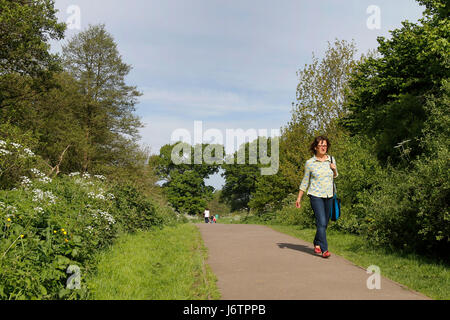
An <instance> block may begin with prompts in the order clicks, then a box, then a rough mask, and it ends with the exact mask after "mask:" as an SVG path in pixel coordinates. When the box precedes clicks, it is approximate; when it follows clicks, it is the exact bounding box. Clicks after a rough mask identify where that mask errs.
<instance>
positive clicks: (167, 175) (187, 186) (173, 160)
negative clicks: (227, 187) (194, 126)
mask: <svg viewBox="0 0 450 320" xmlns="http://www.w3.org/2000/svg"><path fill="white" fill-rule="evenodd" d="M213 146H215V147H216V148H214V149H213V150H212V151H213V152H211V156H212V157H213V158H215V159H214V161H208V159H207V158H205V157H204V155H205V154H209V151H208V150H210V151H211V147H213ZM220 149H221V150H222V152H221V154H223V146H220V145H207V144H202V145H200V144H198V145H195V146H191V145H189V144H186V143H181V142H176V143H173V144H166V145H164V146H162V147H161V149H160V153H159V155H154V156H152V157H150V160H149V165H150V167H151V168H153V170H154V172H155V174H156V175H158V176H159V177H160V179H161V180H163V181H164V184H163V189H164V191H165V194H166V196H167V200H168V201H169V202H170V204H171V205H172V206H173V207H174V208H175V210H177V211H178V212H181V213H188V214H192V215H195V214H199V213H201V212H203V210H204V209H205V206H206V205H207V203H208V201H210V200H211V199H212V196H213V191H214V188H213V187H210V186H206V185H205V179H207V178H208V177H209V176H210V175H212V174H214V173H217V172H218V171H219V163H220V162H221V161H222V160H223V157H221V156H220V155H219V154H217V155H216V154H215V150H220ZM216 156H217V157H216Z"/></svg>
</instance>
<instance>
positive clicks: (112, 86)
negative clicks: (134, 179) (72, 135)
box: [63, 25, 142, 171]
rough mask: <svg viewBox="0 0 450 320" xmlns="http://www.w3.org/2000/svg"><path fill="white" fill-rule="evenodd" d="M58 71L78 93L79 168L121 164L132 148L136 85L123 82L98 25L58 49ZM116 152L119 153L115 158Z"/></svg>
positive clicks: (110, 43)
mask: <svg viewBox="0 0 450 320" xmlns="http://www.w3.org/2000/svg"><path fill="white" fill-rule="evenodd" d="M63 61H64V67H65V69H66V70H67V72H68V73H69V74H71V75H72V76H73V77H74V78H75V79H76V80H77V81H78V83H79V90H80V92H81V93H82V94H83V97H84V99H83V100H82V102H83V104H82V108H81V109H80V110H79V121H80V123H81V125H82V128H83V131H84V146H85V147H84V150H83V161H82V168H83V170H84V171H86V170H88V168H90V167H96V166H98V165H99V164H100V165H102V164H103V165H104V164H109V165H112V166H117V165H119V166H123V165H127V163H128V159H129V158H130V157H129V154H130V153H131V154H133V153H134V152H136V149H137V144H136V142H137V140H138V139H139V135H138V129H139V128H140V127H142V123H141V122H140V120H139V118H138V117H137V116H135V115H134V114H133V112H134V111H135V107H134V106H135V104H136V103H137V97H138V96H140V95H141V94H140V93H139V92H138V91H137V90H136V87H133V86H129V85H127V84H126V83H125V77H126V75H127V74H128V73H129V72H130V70H131V66H129V65H127V64H125V63H124V62H123V61H122V58H121V56H120V54H119V51H118V49H117V45H116V43H115V42H114V39H113V37H112V36H111V35H110V34H109V33H108V32H107V31H106V30H105V26H104V25H97V26H89V28H88V29H87V30H86V31H84V32H80V33H79V34H77V35H76V36H74V37H73V38H72V39H71V40H70V41H69V42H68V43H67V45H65V46H63ZM119 153H120V154H119Z"/></svg>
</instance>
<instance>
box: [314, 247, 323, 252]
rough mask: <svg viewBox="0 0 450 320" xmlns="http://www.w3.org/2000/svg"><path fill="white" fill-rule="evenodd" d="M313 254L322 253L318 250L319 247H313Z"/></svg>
mask: <svg viewBox="0 0 450 320" xmlns="http://www.w3.org/2000/svg"><path fill="white" fill-rule="evenodd" d="M314 253H317V254H321V253H322V250H320V247H319V246H317V247H314Z"/></svg>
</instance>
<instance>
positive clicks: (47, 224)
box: [0, 168, 180, 299]
mask: <svg viewBox="0 0 450 320" xmlns="http://www.w3.org/2000/svg"><path fill="white" fill-rule="evenodd" d="M170 211H171V210H170V209H164V208H162V207H160V206H159V205H157V204H156V203H154V202H153V201H152V200H149V199H148V198H146V197H145V196H143V195H142V194H140V193H139V192H138V191H137V190H136V189H134V188H132V187H129V186H118V185H109V184H108V182H106V181H105V178H104V177H103V176H91V175H89V174H83V175H82V174H80V173H72V174H70V175H68V176H59V177H58V178H54V179H50V178H49V177H47V176H45V174H43V173H41V172H40V171H39V170H38V169H35V168H32V169H31V170H29V172H28V177H27V178H26V179H23V181H22V183H21V184H20V185H18V186H17V188H16V189H15V190H0V230H1V233H0V299H62V298H63V299H79V298H86V297H87V296H88V294H89V292H88V289H87V288H86V286H85V284H84V283H83V282H81V289H79V290H69V289H67V288H66V284H67V283H66V282H67V280H68V277H69V275H68V274H67V270H68V267H69V266H71V265H74V266H76V267H77V268H79V271H80V272H81V276H82V277H81V279H84V277H85V275H87V274H89V273H90V272H92V271H93V270H94V269H95V256H96V254H97V252H98V251H99V250H101V249H102V248H105V247H107V246H109V245H111V244H112V243H113V240H114V239H115V238H116V237H117V235H118V233H119V232H130V231H136V230H145V229H149V228H151V227H155V226H156V227H161V226H162V225H163V224H166V223H167V224H175V223H178V222H179V221H180V219H179V218H178V216H177V215H176V214H175V213H173V212H172V213H171V212H170Z"/></svg>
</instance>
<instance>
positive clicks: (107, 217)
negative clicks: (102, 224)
mask: <svg viewBox="0 0 450 320" xmlns="http://www.w3.org/2000/svg"><path fill="white" fill-rule="evenodd" d="M98 213H99V214H100V216H101V217H102V218H103V219H105V220H106V221H108V223H109V224H114V223H116V220H115V219H114V217H113V216H112V215H110V214H109V213H108V212H104V211H101V210H98Z"/></svg>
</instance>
